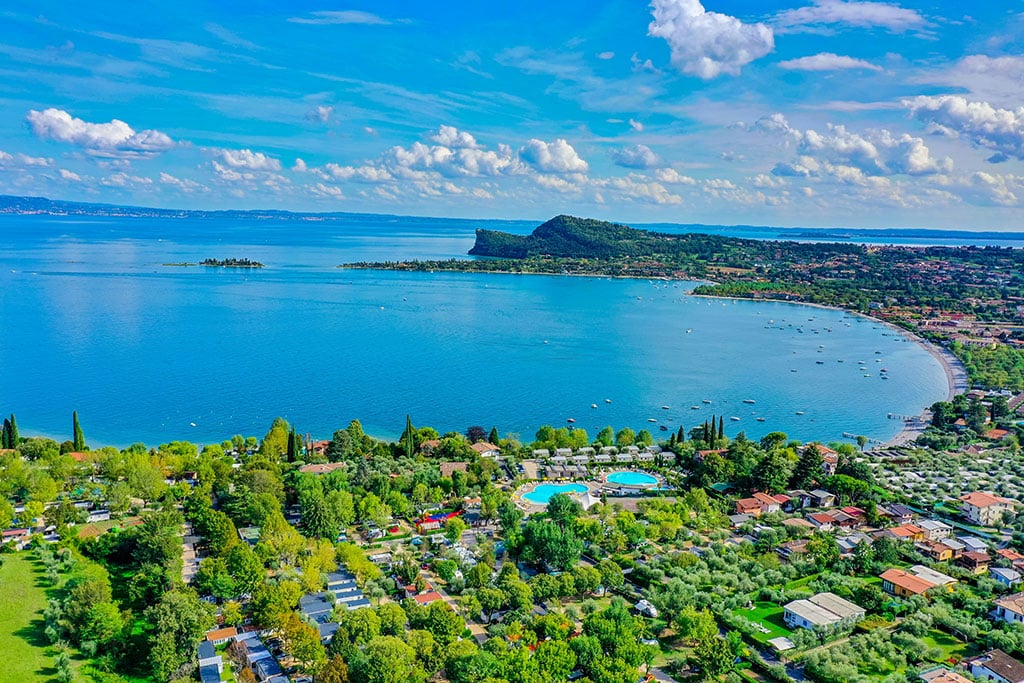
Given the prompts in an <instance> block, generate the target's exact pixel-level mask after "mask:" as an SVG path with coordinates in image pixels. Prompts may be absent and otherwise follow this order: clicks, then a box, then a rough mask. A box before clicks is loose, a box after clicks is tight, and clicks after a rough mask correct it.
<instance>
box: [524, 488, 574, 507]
mask: <svg viewBox="0 0 1024 683" xmlns="http://www.w3.org/2000/svg"><path fill="white" fill-rule="evenodd" d="M588 490H589V489H588V488H587V487H586V486H584V485H583V484H541V485H540V486H538V487H537V488H535V489H533V490H532V491H530V492H529V493H524V494H523V500H525V501H526V502H527V503H533V504H534V505H547V504H548V501H549V500H551V496H553V495H555V494H557V493H586V492H587V491H588Z"/></svg>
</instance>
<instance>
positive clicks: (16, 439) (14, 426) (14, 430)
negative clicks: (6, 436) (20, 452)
mask: <svg viewBox="0 0 1024 683" xmlns="http://www.w3.org/2000/svg"><path fill="white" fill-rule="evenodd" d="M20 441H21V437H20V436H19V435H18V421H17V420H16V419H15V418H14V413H11V445H10V446H8V448H17V447H18V443H20Z"/></svg>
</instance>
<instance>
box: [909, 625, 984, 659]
mask: <svg viewBox="0 0 1024 683" xmlns="http://www.w3.org/2000/svg"><path fill="white" fill-rule="evenodd" d="M921 640H923V641H924V642H925V643H927V645H928V647H937V648H939V649H941V650H942V654H943V659H950V658H955V659H957V660H960V659H963V658H964V657H965V656H967V655H970V654H973V650H974V649H976V648H971V646H970V645H968V644H967V643H965V642H964V641H962V640H960V639H958V638H954V637H953V636H951V635H949V634H948V633H946V632H944V631H940V630H938V629H934V628H933V629H932V630H930V631H928V633H926V634H925V636H924V637H923V638H921Z"/></svg>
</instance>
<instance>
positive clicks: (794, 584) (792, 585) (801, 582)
mask: <svg viewBox="0 0 1024 683" xmlns="http://www.w3.org/2000/svg"><path fill="white" fill-rule="evenodd" d="M816 578H818V575H817V574H811V575H810V576H805V577H803V578H802V579H797V580H796V581H790V582H789V583H787V584H786V586H785V588H786V590H788V591H791V590H796V589H797V588H806V587H807V584H809V583H810V582H811V581H814V580H815V579H816Z"/></svg>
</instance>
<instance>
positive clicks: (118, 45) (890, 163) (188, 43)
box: [0, 0, 1024, 229]
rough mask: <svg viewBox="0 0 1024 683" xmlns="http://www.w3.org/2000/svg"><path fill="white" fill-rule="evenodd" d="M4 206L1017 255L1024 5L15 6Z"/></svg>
mask: <svg viewBox="0 0 1024 683" xmlns="http://www.w3.org/2000/svg"><path fill="white" fill-rule="evenodd" d="M0 192H2V193H9V194H30V195H45V196H49V197H53V198H61V199H75V200H84V201H104V202H117V203H133V204H140V205H148V206H166V207H180V208H284V209H294V210H311V211H367V212H384V213H398V214H418V215H434V216H463V217H480V218H490V217H499V218H530V219H543V218H547V217H549V216H551V215H554V214H557V213H574V214H577V215H586V216H595V217H602V218H609V219H615V220H622V221H634V222H640V221H672V222H684V223H685V222H703V223H721V224H735V223H753V224H759V225H761V224H771V225H797V226H858V227H884V226H916V227H958V228H968V229H969V228H978V229H981V228H985V229H1020V228H1021V220H1020V219H1021V216H1022V215H1024V212H1022V204H1024V4H1022V3H1021V2H1017V1H1013V2H1010V1H999V0H992V1H985V2H976V3H969V4H965V3H962V2H953V1H949V0H943V1H940V0H932V1H930V2H911V1H909V0H906V1H902V2H899V3H895V2H892V3H890V2H858V1H856V0H787V1H778V0H757V1H753V0H747V1H739V0H705V1H704V2H703V3H702V2H699V1H698V0H655V1H654V2H652V3H651V4H650V5H648V4H645V3H643V2H626V1H624V0H623V1H612V2H593V1H588V2H576V1H562V2H550V1H548V2H536V1H534V0H522V1H520V2H517V3H478V2H444V3H441V2H437V3H435V2H429V3H424V2H416V3H412V2H375V3H359V2H349V3H343V4H337V5H332V4H327V3H324V2H290V3H280V2H269V1H268V0H254V1H250V2H231V1H225V2H219V3H204V2H196V1H195V0H179V1H178V2H174V3H169V2H153V3H123V2H116V3H115V2H68V3H52V2H37V3H34V2H25V3H18V7H17V9H13V10H6V11H4V12H3V13H2V21H0Z"/></svg>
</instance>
